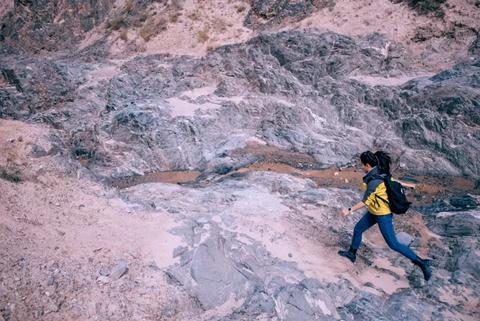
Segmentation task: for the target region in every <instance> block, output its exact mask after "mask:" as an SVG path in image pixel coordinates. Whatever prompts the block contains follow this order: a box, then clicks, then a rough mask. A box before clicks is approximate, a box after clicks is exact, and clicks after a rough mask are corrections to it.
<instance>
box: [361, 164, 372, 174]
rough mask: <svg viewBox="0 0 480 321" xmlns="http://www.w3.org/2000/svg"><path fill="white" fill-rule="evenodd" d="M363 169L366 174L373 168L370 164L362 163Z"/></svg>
mask: <svg viewBox="0 0 480 321" xmlns="http://www.w3.org/2000/svg"><path fill="white" fill-rule="evenodd" d="M362 170H363V172H364V173H365V174H366V173H368V172H370V171H371V170H372V166H370V164H362Z"/></svg>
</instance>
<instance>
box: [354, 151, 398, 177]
mask: <svg viewBox="0 0 480 321" xmlns="http://www.w3.org/2000/svg"><path fill="white" fill-rule="evenodd" d="M360 160H361V161H362V164H364V165H366V164H369V165H370V166H372V167H375V166H378V169H379V170H380V173H382V174H387V175H391V174H390V164H391V163H392V160H391V158H390V155H388V153H386V152H384V151H381V150H379V151H377V152H376V153H375V154H374V153H372V152H371V151H369V150H367V151H366V152H363V153H362V154H361V155H360Z"/></svg>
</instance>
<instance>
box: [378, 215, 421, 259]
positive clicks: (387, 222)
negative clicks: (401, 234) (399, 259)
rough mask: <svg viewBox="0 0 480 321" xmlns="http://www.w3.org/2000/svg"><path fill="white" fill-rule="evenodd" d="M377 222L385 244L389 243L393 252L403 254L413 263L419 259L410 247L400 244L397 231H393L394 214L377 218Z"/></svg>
mask: <svg viewBox="0 0 480 321" xmlns="http://www.w3.org/2000/svg"><path fill="white" fill-rule="evenodd" d="M377 222H378V227H379V228H380V232H382V236H383V238H384V239H385V242H387V244H388V246H389V247H390V248H391V249H392V250H394V251H396V252H398V253H400V254H402V255H403V256H405V257H407V258H409V259H410V260H412V261H414V260H415V259H416V258H417V255H416V254H415V252H413V251H412V249H411V248H410V247H408V246H406V245H405V244H402V243H400V242H398V240H397V236H396V235H395V230H394V229H393V223H392V214H389V215H379V216H377Z"/></svg>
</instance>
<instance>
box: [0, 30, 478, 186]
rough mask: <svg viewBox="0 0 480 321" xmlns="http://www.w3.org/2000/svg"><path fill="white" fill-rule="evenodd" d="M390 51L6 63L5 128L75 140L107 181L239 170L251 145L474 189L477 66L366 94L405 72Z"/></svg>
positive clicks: (284, 36) (322, 47)
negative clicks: (366, 161)
mask: <svg viewBox="0 0 480 321" xmlns="http://www.w3.org/2000/svg"><path fill="white" fill-rule="evenodd" d="M385 44H386V40H385V39H383V38H382V37H381V36H380V35H371V36H369V37H364V38H361V39H358V40H356V41H355V40H354V39H352V38H348V37H345V36H341V35H338V34H334V33H323V34H316V33H310V34H309V33H299V32H282V33H278V34H271V35H263V36H259V37H257V38H254V39H252V40H251V41H249V42H247V43H245V44H240V45H230V46H225V47H222V48H219V49H218V50H215V51H214V52H212V53H210V54H209V55H208V56H206V57H205V58H202V59H191V58H171V57H167V56H161V55H154V56H147V57H142V58H138V59H134V60H132V61H130V62H128V63H125V64H124V65H123V66H119V65H116V64H112V63H108V62H105V63H101V62H99V63H96V64H91V63H87V62H84V61H83V60H82V59H81V58H80V59H74V60H73V61H72V60H71V59H72V58H69V59H67V58H64V59H62V60H58V61H51V60H48V61H47V60H40V61H39V60H35V59H31V58H24V59H23V60H19V59H12V58H9V57H8V56H6V57H4V58H3V61H4V65H5V69H4V70H8V72H7V71H4V72H3V75H4V78H5V82H6V83H7V85H6V86H4V87H3V89H2V90H1V91H0V95H1V96H2V103H1V105H0V114H1V115H3V117H5V116H9V117H13V118H16V119H35V120H37V121H42V122H46V123H50V124H52V125H54V126H56V127H58V128H65V129H68V131H69V132H70V133H71V136H70V137H68V138H67V140H68V144H69V145H71V146H72V153H73V154H75V155H76V156H82V157H83V156H85V157H86V158H88V159H90V160H91V162H90V165H89V167H90V168H91V169H92V170H94V171H95V172H96V173H97V174H98V175H101V176H111V175H117V176H118V175H128V174H131V173H143V172H146V171H152V170H168V169H193V168H197V169H201V170H211V169H213V168H217V167H218V166H227V167H235V163H239V162H240V163H244V161H241V160H238V159H232V157H231V156H230V155H229V153H230V151H231V150H233V149H235V148H239V147H242V146H244V145H245V143H246V141H247V140H248V139H250V138H251V137H256V138H257V139H260V140H263V141H265V142H266V143H268V144H272V145H276V146H279V147H281V148H284V149H288V150H292V151H299V152H303V153H308V154H310V155H312V156H314V157H315V159H316V160H317V161H318V162H319V163H320V164H325V165H331V164H346V163H348V162H350V161H351V159H352V156H353V155H355V154H357V153H359V152H361V151H363V150H365V149H370V148H373V149H374V148H385V149H388V150H391V151H392V152H393V153H394V156H395V157H398V156H400V155H401V154H403V156H402V160H403V162H404V164H405V166H406V167H407V168H408V169H411V170H414V171H417V172H418V173H438V174H440V173H450V174H453V173H459V172H462V173H464V174H467V175H470V176H473V177H478V175H479V168H478V166H477V163H478V162H476V160H477V156H476V155H477V151H478V150H479V137H478V133H477V130H476V126H478V121H479V119H480V116H479V114H478V106H477V105H478V100H479V93H478V75H479V73H480V68H479V66H478V65H477V64H476V63H472V64H461V65H458V66H456V67H455V68H454V69H452V70H449V71H444V72H442V73H440V74H438V75H436V76H434V77H431V78H428V79H425V78H420V79H417V80H412V81H410V82H408V83H406V84H404V85H402V86H399V87H395V86H378V85H376V86H372V85H369V84H368V81H366V80H362V79H368V77H374V78H375V77H377V78H378V77H384V78H385V79H388V78H387V77H391V76H395V75H401V74H402V73H404V72H408V70H409V67H408V57H406V56H404V55H400V56H398V58H392V57H390V56H385V55H384V52H383V51H382V50H383V49H382V48H383V47H384V46H385ZM395 46H397V47H395ZM391 47H392V48H394V49H392V50H394V51H398V52H399V53H401V52H402V48H401V47H399V46H398V45H395V44H394V45H392V46H391ZM395 57H396V56H395ZM5 75H7V77H6V76H5ZM8 75H11V76H8ZM13 77H14V78H13ZM365 77H366V78H365ZM380 79H381V78H380ZM12 84H13V85H12ZM19 88H22V91H19ZM87 115H88V116H87ZM99 116H100V117H99ZM67 120H68V121H67ZM454 133H455V134H454ZM457 133H461V134H460V135H457ZM107 140H108V141H109V142H110V143H109V144H105V143H104V142H105V141H107ZM126 144H127V145H129V146H131V147H126V146H127V145H126ZM119 154H121V156H120V155H119ZM166 155H168V157H167V156H166ZM113 168H116V170H115V171H116V173H113V172H112V171H111V170H112V169H113Z"/></svg>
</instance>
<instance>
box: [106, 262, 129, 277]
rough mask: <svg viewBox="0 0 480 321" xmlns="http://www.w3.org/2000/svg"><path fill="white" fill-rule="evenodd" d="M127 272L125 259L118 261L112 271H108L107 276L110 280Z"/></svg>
mask: <svg viewBox="0 0 480 321" xmlns="http://www.w3.org/2000/svg"><path fill="white" fill-rule="evenodd" d="M127 272H128V264H127V262H125V261H120V262H119V263H118V264H117V266H115V267H114V268H113V269H112V271H110V274H109V277H110V278H111V279H112V280H118V279H120V278H121V277H122V276H124V275H125V274H126V273H127Z"/></svg>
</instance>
